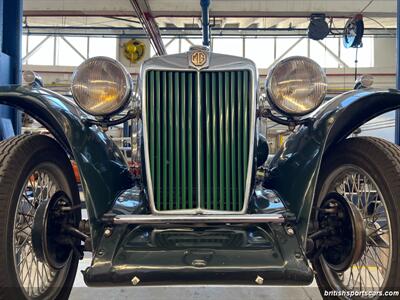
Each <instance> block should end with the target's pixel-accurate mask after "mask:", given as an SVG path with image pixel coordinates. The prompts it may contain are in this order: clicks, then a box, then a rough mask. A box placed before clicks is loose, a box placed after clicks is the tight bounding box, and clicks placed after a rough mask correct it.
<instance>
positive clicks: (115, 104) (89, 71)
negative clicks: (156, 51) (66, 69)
mask: <svg viewBox="0 0 400 300" xmlns="http://www.w3.org/2000/svg"><path fill="white" fill-rule="evenodd" d="M71 91H72V95H73V97H74V99H75V101H76V103H77V104H78V106H79V107H80V108H81V109H82V110H84V111H85V112H87V113H88V114H90V115H93V116H110V115H113V114H116V113H118V112H120V111H121V110H123V109H124V108H125V107H126V105H127V103H128V101H129V99H130V96H131V93H132V80H131V77H130V75H129V73H128V72H127V71H126V69H125V68H124V66H123V65H122V64H121V63H119V62H118V61H116V60H114V59H111V58H108V57H102V56H99V57H93V58H90V59H88V60H86V61H84V62H83V63H82V64H81V65H80V66H79V67H78V69H77V70H76V71H75V73H74V75H73V78H72V86H71Z"/></svg>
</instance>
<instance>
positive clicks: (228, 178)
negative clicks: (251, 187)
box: [224, 72, 232, 210]
mask: <svg viewBox="0 0 400 300" xmlns="http://www.w3.org/2000/svg"><path fill="white" fill-rule="evenodd" d="M229 78H230V76H229V72H225V80H224V81H225V85H224V89H225V161H226V164H225V166H226V173H225V180H226V201H225V209H226V210H230V209H231V206H230V203H231V200H232V199H231V143H230V140H231V139H230V137H231V125H230V124H231V122H230V119H231V117H230V113H229V112H230V105H231V104H230V103H231V100H230V95H231V94H230V88H229V86H230V79H229Z"/></svg>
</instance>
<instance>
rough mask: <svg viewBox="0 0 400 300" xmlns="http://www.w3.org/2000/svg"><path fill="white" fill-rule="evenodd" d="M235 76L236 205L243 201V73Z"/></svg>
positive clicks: (240, 205)
mask: <svg viewBox="0 0 400 300" xmlns="http://www.w3.org/2000/svg"><path fill="white" fill-rule="evenodd" d="M237 75H238V77H237V105H236V107H237V131H236V134H237V141H238V142H237V186H238V202H239V203H238V205H239V207H242V203H243V195H244V194H243V188H244V185H243V172H242V168H243V151H242V150H243V146H242V145H243V135H244V132H243V97H242V96H243V94H242V90H243V73H242V72H239V73H238V74H237Z"/></svg>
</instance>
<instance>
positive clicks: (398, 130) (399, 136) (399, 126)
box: [394, 0, 400, 145]
mask: <svg viewBox="0 0 400 300" xmlns="http://www.w3.org/2000/svg"><path fill="white" fill-rule="evenodd" d="M396 49H397V64H396V74H397V76H396V88H397V89H400V0H397V40H396ZM394 132H395V133H394V134H395V135H394V139H395V142H396V144H397V145H400V110H396V126H395V130H394Z"/></svg>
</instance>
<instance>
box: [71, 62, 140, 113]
mask: <svg viewBox="0 0 400 300" xmlns="http://www.w3.org/2000/svg"><path fill="white" fill-rule="evenodd" d="M94 61H104V62H106V63H111V64H113V65H114V66H116V67H117V68H118V69H119V70H120V71H121V72H122V74H123V76H124V79H125V87H126V89H125V92H124V95H123V96H122V97H121V99H122V101H121V105H120V106H119V107H118V108H116V109H114V110H112V111H110V112H104V113H102V112H99V113H96V112H93V111H90V110H88V109H86V108H85V107H84V106H82V104H81V103H80V101H79V100H78V99H77V97H76V95H75V93H74V84H75V83H76V78H77V74H79V72H80V71H82V69H83V68H85V67H87V65H88V64H90V63H93V62H94ZM71 82H72V83H71V88H70V90H71V94H72V97H73V99H74V101H75V103H76V104H77V105H78V107H79V108H80V109H81V110H83V111H84V112H85V113H87V114H89V115H91V116H94V117H96V118H103V119H107V118H110V117H112V116H114V115H116V114H118V113H120V112H121V111H123V110H124V109H125V108H126V107H127V106H128V104H129V100H130V99H131V97H132V94H133V80H132V78H131V75H130V74H129V72H128V70H127V69H126V68H125V66H124V65H123V64H122V63H120V62H119V61H117V60H116V59H113V58H111V57H107V56H95V57H91V58H88V59H86V60H85V61H84V62H82V63H81V64H80V65H79V66H78V68H77V69H76V70H75V71H74V73H73V74H72V81H71Z"/></svg>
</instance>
